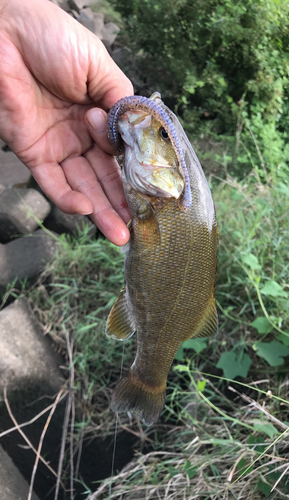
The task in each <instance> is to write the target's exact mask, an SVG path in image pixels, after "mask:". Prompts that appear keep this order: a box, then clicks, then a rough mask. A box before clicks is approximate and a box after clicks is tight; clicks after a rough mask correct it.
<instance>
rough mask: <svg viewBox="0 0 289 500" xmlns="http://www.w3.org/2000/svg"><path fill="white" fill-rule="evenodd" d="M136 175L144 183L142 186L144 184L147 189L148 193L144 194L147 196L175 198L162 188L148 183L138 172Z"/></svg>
mask: <svg viewBox="0 0 289 500" xmlns="http://www.w3.org/2000/svg"><path fill="white" fill-rule="evenodd" d="M135 175H136V177H137V178H138V179H139V180H140V181H141V182H142V184H144V185H145V187H146V188H147V193H144V194H147V195H148V196H155V197H159V198H175V197H174V196H172V195H171V194H170V193H168V192H167V191H164V190H163V189H162V188H160V187H158V186H155V185H154V184H150V183H149V182H146V179H144V178H143V177H142V176H141V175H140V174H139V173H138V172H135ZM152 191H154V192H155V194H152ZM179 196H180V195H179ZM175 199H176V198H175Z"/></svg>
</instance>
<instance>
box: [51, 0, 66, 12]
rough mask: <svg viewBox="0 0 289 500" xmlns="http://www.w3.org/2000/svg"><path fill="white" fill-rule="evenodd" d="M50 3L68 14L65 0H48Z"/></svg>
mask: <svg viewBox="0 0 289 500" xmlns="http://www.w3.org/2000/svg"><path fill="white" fill-rule="evenodd" d="M50 1H51V2H52V3H54V4H55V5H57V6H58V7H60V8H61V9H63V10H65V12H69V10H70V8H69V5H68V2H67V1H65V0H50Z"/></svg>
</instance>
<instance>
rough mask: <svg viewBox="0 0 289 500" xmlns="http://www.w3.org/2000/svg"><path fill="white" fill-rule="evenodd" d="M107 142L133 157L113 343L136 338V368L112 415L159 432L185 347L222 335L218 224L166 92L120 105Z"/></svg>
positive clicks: (128, 165) (111, 319)
mask: <svg viewBox="0 0 289 500" xmlns="http://www.w3.org/2000/svg"><path fill="white" fill-rule="evenodd" d="M108 137H109V140H110V142H111V144H114V145H117V144H121V146H120V147H121V148H122V150H124V164H123V168H122V182H123V186H124V191H125V195H126V199H127V203H128V207H129V210H130V213H131V221H130V222H129V224H128V227H129V229H130V240H129V243H128V245H127V246H126V249H125V250H126V257H125V265H124V269H125V286H124V287H123V289H122V290H121V292H120V295H119V297H118V299H117V300H116V302H115V303H114V305H113V307H112V309H111V311H110V313H109V316H108V318H107V322H106V335H107V336H109V337H110V338H113V339H118V340H121V341H125V340H126V339H128V338H130V337H131V336H132V335H133V334H134V333H135V332H137V351H136V357H135V360H134V362H133V364H132V366H131V367H130V370H129V373H128V375H127V376H125V377H123V378H122V379H121V380H120V381H119V383H118V385H117V386H116V388H115V390H114V392H113V395H112V402H111V409H112V410H113V411H114V412H116V413H123V412H126V413H127V412H130V413H131V412H132V413H134V414H135V415H136V416H137V417H138V418H139V419H140V420H141V421H142V422H143V423H144V424H145V425H147V426H151V425H153V424H154V423H156V422H157V420H158V419H159V417H160V414H161V412H162V410H163V408H164V404H165V396H166V385H167V376H168V372H169V370H170V367H171V365H172V363H173V360H174V357H175V354H176V352H177V351H178V349H179V348H180V346H181V344H182V342H184V341H185V340H188V339H191V338H198V337H208V336H212V335H215V334H216V333H217V330H218V317H217V310H216V301H215V287H216V276H217V259H218V229H217V221H216V215H215V209H214V202H213V198H212V194H211V191H210V188H209V185H208V182H207V180H206V177H205V175H204V172H203V170H202V167H201V165H200V162H199V160H198V158H197V156H196V153H195V152H194V149H193V147H192V145H191V143H190V142H189V140H188V138H187V136H186V133H185V131H184V129H183V127H182V125H181V123H180V122H179V120H178V118H177V117H176V115H175V114H174V113H173V112H172V111H171V110H170V109H169V108H168V107H167V106H166V105H165V104H164V103H163V101H162V99H161V95H160V94H159V93H158V92H155V93H154V94H153V95H152V96H151V97H150V98H146V97H143V96H128V97H125V98H123V99H121V100H120V101H118V102H117V103H116V104H115V105H114V106H113V107H112V109H111V110H110V113H109V115H108ZM120 137H121V139H120ZM120 141H121V142H120Z"/></svg>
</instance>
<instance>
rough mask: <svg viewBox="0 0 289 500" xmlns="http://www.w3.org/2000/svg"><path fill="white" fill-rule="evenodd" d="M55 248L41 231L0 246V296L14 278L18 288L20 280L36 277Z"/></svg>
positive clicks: (50, 257) (51, 256) (54, 241)
mask: <svg viewBox="0 0 289 500" xmlns="http://www.w3.org/2000/svg"><path fill="white" fill-rule="evenodd" d="M56 247H57V241H56V240H54V239H53V238H52V237H51V236H49V235H48V234H47V233H46V232H45V231H43V230H42V229H41V230H40V231H36V232H35V233H34V234H33V235H32V236H24V237H23V238H18V239H16V240H13V241H11V242H10V243H7V244H6V245H1V244H0V295H2V294H3V293H4V292H5V289H6V286H7V285H8V283H12V282H13V281H14V280H15V279H16V278H17V280H16V283H15V287H18V286H19V284H20V282H21V280H24V279H26V278H27V279H30V280H31V279H33V278H35V277H37V276H38V274H39V273H41V271H43V269H44V267H45V265H46V264H47V262H49V261H50V260H52V258H53V257H54V255H55V251H56ZM0 314H1V313H0ZM0 335H1V330H0ZM0 352H1V351H0Z"/></svg>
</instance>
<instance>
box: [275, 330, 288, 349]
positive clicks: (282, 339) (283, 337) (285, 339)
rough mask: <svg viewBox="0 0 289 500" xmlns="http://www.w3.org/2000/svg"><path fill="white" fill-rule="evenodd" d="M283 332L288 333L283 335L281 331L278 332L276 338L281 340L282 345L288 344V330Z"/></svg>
mask: <svg viewBox="0 0 289 500" xmlns="http://www.w3.org/2000/svg"><path fill="white" fill-rule="evenodd" d="M285 333H288V337H287V335H283V333H280V334H279V335H277V337H276V338H277V340H280V342H282V343H283V344H284V345H288V346H289V332H285Z"/></svg>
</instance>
